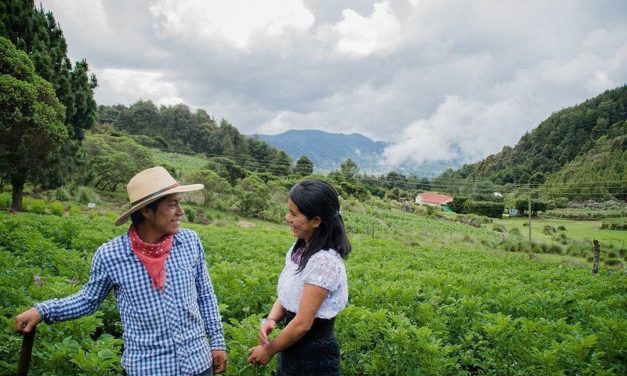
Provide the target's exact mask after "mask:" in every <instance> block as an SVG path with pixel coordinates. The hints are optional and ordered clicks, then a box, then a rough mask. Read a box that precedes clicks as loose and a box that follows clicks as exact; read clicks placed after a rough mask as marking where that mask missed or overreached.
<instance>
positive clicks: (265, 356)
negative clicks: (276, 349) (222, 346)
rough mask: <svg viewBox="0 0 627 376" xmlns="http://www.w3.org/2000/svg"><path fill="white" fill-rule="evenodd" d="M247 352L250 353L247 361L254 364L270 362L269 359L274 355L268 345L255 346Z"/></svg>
mask: <svg viewBox="0 0 627 376" xmlns="http://www.w3.org/2000/svg"><path fill="white" fill-rule="evenodd" d="M248 353H249V354H250V356H249V357H248V363H250V364H254V365H260V364H268V362H270V360H271V359H272V357H273V356H274V354H273V353H272V351H271V350H270V346H263V345H259V346H255V347H253V348H251V349H249V350H248Z"/></svg>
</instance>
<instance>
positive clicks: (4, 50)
mask: <svg viewBox="0 0 627 376" xmlns="http://www.w3.org/2000/svg"><path fill="white" fill-rule="evenodd" d="M64 114H65V108H64V107H63V105H62V104H61V103H60V102H59V100H58V98H57V97H56V95H55V94H54V91H53V89H52V85H50V83H49V82H47V81H45V80H44V79H42V78H41V77H39V76H38V75H37V74H36V73H35V69H34V67H33V63H32V62H31V61H30V60H29V58H28V56H27V55H26V54H25V53H24V52H22V51H19V50H17V49H16V48H15V46H14V45H13V44H12V43H11V42H10V41H9V40H7V39H5V38H2V37H0V176H2V177H5V178H8V179H9V180H10V181H11V186H12V189H13V197H12V204H11V207H12V208H13V210H17V211H19V210H21V209H22V192H23V189H24V184H25V183H26V182H27V181H37V180H38V179H39V178H40V177H41V176H42V175H43V174H44V173H45V172H46V171H47V170H48V169H49V168H51V167H52V166H50V165H49V161H50V159H49V156H50V155H51V154H54V153H56V152H58V151H59V150H60V148H61V147H62V146H63V144H64V143H65V142H66V141H67V139H68V137H69V133H70V130H69V127H68V125H67V123H65V122H64Z"/></svg>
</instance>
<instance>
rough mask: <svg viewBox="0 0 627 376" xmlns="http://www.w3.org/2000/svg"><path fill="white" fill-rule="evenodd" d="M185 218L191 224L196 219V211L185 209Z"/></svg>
mask: <svg viewBox="0 0 627 376" xmlns="http://www.w3.org/2000/svg"><path fill="white" fill-rule="evenodd" d="M185 218H187V220H188V221H189V222H192V223H193V222H194V220H195V219H196V210H194V209H193V208H187V209H185Z"/></svg>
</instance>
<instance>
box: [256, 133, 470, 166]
mask: <svg viewBox="0 0 627 376" xmlns="http://www.w3.org/2000/svg"><path fill="white" fill-rule="evenodd" d="M251 137H253V138H257V139H259V140H261V141H265V142H266V143H268V144H269V145H271V146H273V147H275V148H277V149H279V150H283V151H285V152H286V153H287V155H289V156H290V158H292V159H293V160H294V161H296V160H298V158H300V157H301V156H303V155H304V156H307V158H309V159H311V161H312V162H313V164H314V169H315V170H316V171H319V172H329V171H332V170H339V168H340V164H341V163H342V162H344V161H345V160H347V159H348V158H350V159H352V160H353V161H354V162H355V163H357V166H359V170H360V172H362V173H369V174H385V173H387V172H389V171H390V170H392V169H394V170H395V171H397V172H400V173H403V174H406V175H409V174H415V175H417V176H420V177H433V176H436V175H437V174H439V173H441V172H442V171H444V170H445V169H447V168H450V167H459V166H461V164H460V163H455V162H453V163H451V162H450V161H439V162H429V163H423V164H420V165H417V164H411V163H405V164H403V165H399V166H383V165H381V164H380V162H381V161H382V160H383V151H384V150H385V148H386V147H388V146H389V145H390V144H389V143H386V142H382V141H373V140H371V139H370V138H368V137H366V136H364V135H361V134H358V133H353V134H338V133H328V132H324V131H319V130H290V131H287V132H284V133H281V134H277V135H264V134H255V135H252V136H251Z"/></svg>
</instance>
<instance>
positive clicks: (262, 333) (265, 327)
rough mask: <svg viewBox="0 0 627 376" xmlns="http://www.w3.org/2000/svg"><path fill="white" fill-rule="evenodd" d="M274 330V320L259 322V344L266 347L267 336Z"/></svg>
mask: <svg viewBox="0 0 627 376" xmlns="http://www.w3.org/2000/svg"><path fill="white" fill-rule="evenodd" d="M274 328H276V321H275V320H274V319H263V320H262V321H261V327H260V328H259V335H258V338H259V344H260V345H262V346H268V344H269V343H270V341H268V336H269V335H270V333H272V331H273V330H274Z"/></svg>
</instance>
